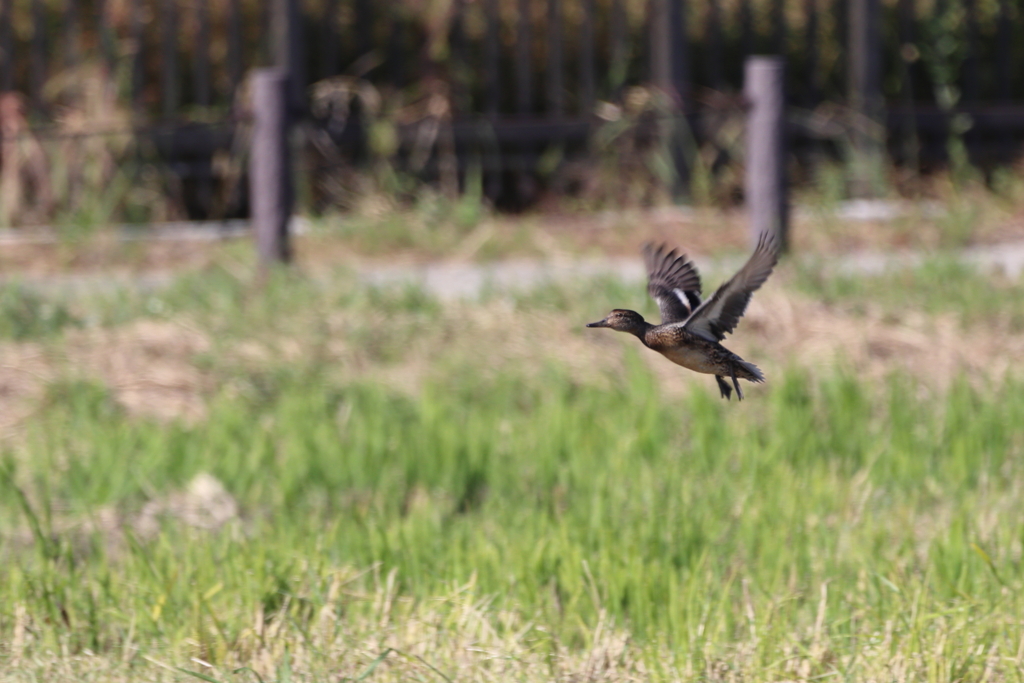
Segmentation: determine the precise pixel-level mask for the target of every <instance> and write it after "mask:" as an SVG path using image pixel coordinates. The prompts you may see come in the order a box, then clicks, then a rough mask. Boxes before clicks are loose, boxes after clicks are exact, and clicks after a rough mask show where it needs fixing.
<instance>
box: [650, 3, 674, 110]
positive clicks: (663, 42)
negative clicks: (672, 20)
mask: <svg viewBox="0 0 1024 683" xmlns="http://www.w3.org/2000/svg"><path fill="white" fill-rule="evenodd" d="M670 1H671V0H650V1H649V2H648V3H647V31H648V36H647V42H648V52H647V59H648V64H647V68H648V73H649V76H648V78H649V79H650V81H651V83H652V84H653V85H654V87H656V88H658V89H660V90H662V91H663V92H666V93H671V92H672V80H673V78H672V75H673V74H672V45H671V40H672V35H671V31H670V29H669V7H668V5H669V2H670Z"/></svg>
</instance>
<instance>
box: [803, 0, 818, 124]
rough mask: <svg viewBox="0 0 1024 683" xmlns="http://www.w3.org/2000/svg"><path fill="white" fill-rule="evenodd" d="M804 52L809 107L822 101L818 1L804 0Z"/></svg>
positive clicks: (811, 107)
mask: <svg viewBox="0 0 1024 683" xmlns="http://www.w3.org/2000/svg"><path fill="white" fill-rule="evenodd" d="M804 15H805V17H806V21H807V23H806V24H805V26H804V53H805V54H806V55H807V57H806V59H807V62H806V63H807V91H806V103H807V107H808V108H809V109H813V108H814V107H816V106H818V103H819V102H820V101H821V67H820V65H819V64H818V52H819V51H818V3H817V0H804Z"/></svg>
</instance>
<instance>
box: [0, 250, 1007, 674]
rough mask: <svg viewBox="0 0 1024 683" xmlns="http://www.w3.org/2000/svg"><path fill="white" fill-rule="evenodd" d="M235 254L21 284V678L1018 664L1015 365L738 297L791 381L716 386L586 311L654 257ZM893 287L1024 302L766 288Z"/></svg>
mask: <svg viewBox="0 0 1024 683" xmlns="http://www.w3.org/2000/svg"><path fill="white" fill-rule="evenodd" d="M894 277H896V278H897V280H896V284H895V285H894V284H893V279H892V278H894ZM245 281H246V278H245V277H238V276H235V275H232V274H230V273H229V272H227V271H224V270H219V269H212V270H208V271H204V272H201V273H197V274H192V275H188V276H182V277H180V278H179V279H178V280H177V282H176V283H175V284H174V285H172V286H171V287H169V288H168V289H167V290H165V291H161V292H158V293H156V294H149V295H140V294H129V293H124V292H121V293H116V294H110V293H108V294H104V295H103V296H97V297H93V298H88V299H87V298H79V299H74V300H64V299H48V298H46V297H42V296H40V297H37V298H36V299H30V300H29V299H25V298H24V297H17V296H13V295H9V296H6V298H5V296H0V337H2V341H0V351H2V352H3V353H6V354H8V356H2V355H0V360H2V359H4V358H10V357H15V358H21V359H22V361H21V362H20V365H18V367H15V365H14V363H15V361H10V360H2V362H3V363H4V365H3V367H4V368H5V369H4V370H2V371H0V372H3V373H5V374H4V375H3V376H4V377H6V378H7V379H8V380H9V382H8V384H10V385H11V386H15V384H16V381H15V380H16V379H17V380H18V381H19V382H21V383H22V384H24V386H26V387H29V388H27V389H25V391H24V400H23V401H22V402H21V403H20V404H18V405H19V406H21V407H22V408H24V412H23V413H21V415H22V417H21V419H19V420H18V421H17V422H13V421H12V422H9V423H7V427H6V431H5V432H4V433H3V441H2V442H0V449H2V452H3V456H2V457H3V460H2V463H3V465H2V470H0V680H12V681H37V680H47V681H51V680H61V679H63V680H76V681H80V680H85V681H89V680H97V681H98V680H117V681H120V680H197V679H198V678H202V679H203V680H216V681H236V680H237V681H255V680H257V679H260V680H264V681H271V680H277V681H289V680H316V681H327V680H331V681H337V680H363V681H387V680H396V681H397V680H403V681H404V680H421V681H443V680H449V681H455V680H459V681H462V680H481V681H490V680H493V681H505V680H515V681H548V680H567V681H568V680H573V681H585V680H609V681H612V680H614V681H625V680H644V681H646V680H694V679H701V680H713V681H719V680H721V681H739V680H744V681H761V680H765V681H767V680H772V681H775V680H828V679H834V680H844V681H847V680H849V681H857V680H894V681H895V680H900V681H902V680H916V681H1020V680H1024V595H1022V590H1024V572H1022V564H1021V563H1022V559H1024V558H1022V552H1024V551H1022V547H1024V504H1022V502H1021V500H1022V493H1024V377H1022V376H1021V375H1020V374H1019V373H1018V374H1014V372H1013V370H1012V368H1011V370H1010V371H1009V372H1007V373H1002V374H998V375H995V374H992V375H981V374H978V373H967V372H966V371H965V372H962V373H960V372H958V373H955V374H954V375H952V376H950V377H948V378H946V381H943V382H938V383H936V382H934V381H932V380H933V379H934V378H932V377H929V376H924V375H921V374H915V373H914V372H912V371H910V370H908V369H907V366H904V365H903V364H902V363H901V361H900V358H899V357H898V356H896V357H893V358H892V359H891V360H890V361H886V362H888V363H889V365H887V366H886V367H887V368H888V370H887V371H886V372H885V373H884V374H883V375H882V378H881V379H879V378H878V375H877V373H875V374H872V375H871V376H870V377H868V376H867V375H865V374H864V373H862V372H860V368H859V367H858V365H857V363H856V362H855V361H853V360H850V361H849V362H844V361H843V359H842V358H839V359H837V361H836V362H835V363H832V364H829V365H828V366H822V365H820V364H819V365H810V364H808V363H806V362H803V356H802V355H801V354H800V353H798V352H794V353H789V352H787V354H789V355H785V354H780V353H779V352H776V351H774V350H773V347H772V340H771V339H770V338H769V335H766V334H765V333H764V332H763V331H761V332H758V328H757V325H754V324H752V323H751V324H748V326H747V327H745V326H744V324H743V323H741V325H740V327H739V329H738V331H737V337H738V338H742V337H743V336H744V334H746V335H747V339H748V346H746V347H744V348H743V353H744V354H745V355H747V356H748V357H749V358H750V359H751V360H753V361H755V362H757V363H758V364H759V365H762V367H764V368H765V369H766V372H767V374H768V376H769V383H768V384H767V385H765V386H764V387H751V388H750V389H749V390H748V391H747V394H748V398H747V400H746V401H744V402H742V403H736V402H735V401H733V402H728V403H727V402H724V401H722V400H721V399H719V398H718V396H717V389H716V388H715V387H714V382H713V381H711V378H709V377H694V376H691V375H688V374H687V373H686V371H684V370H682V369H681V368H673V367H672V366H669V365H667V364H666V367H660V366H658V365H656V364H655V363H653V362H652V361H651V359H650V358H648V357H647V355H649V354H650V352H647V351H645V350H644V349H642V348H640V347H639V345H637V344H636V343H635V340H627V339H625V338H620V337H613V336H611V335H612V333H607V334H604V335H602V334H599V333H596V332H594V331H589V330H584V329H582V324H583V323H585V322H588V321H590V320H593V319H597V318H598V317H600V316H601V315H603V314H604V313H605V312H607V308H610V307H611V305H624V306H626V305H629V306H636V307H646V308H643V309H642V310H644V312H645V313H650V312H651V311H650V306H651V305H650V304H648V303H645V302H644V301H643V294H644V293H643V291H642V288H624V287H623V286H622V285H619V284H616V283H597V284H595V283H590V284H588V285H586V286H580V287H578V288H572V287H567V288H550V289H548V290H545V291H544V292H543V293H541V294H534V295H524V296H519V297H515V298H511V299H509V298H503V297H499V296H496V295H495V296H492V297H490V298H488V299H486V300H485V301H483V302H482V303H456V304H442V303H441V302H438V301H436V300H433V299H431V298H430V297H429V296H426V295H424V294H423V293H421V292H417V291H411V290H397V291H380V290H367V289H365V288H361V287H358V286H356V285H355V284H354V283H353V281H352V279H351V278H350V277H349V276H347V275H345V274H344V273H336V274H335V275H334V276H332V277H330V278H327V279H321V280H316V281H313V280H309V279H304V278H302V277H297V276H291V277H280V278H277V279H275V280H273V281H271V282H270V283H269V284H268V285H267V287H266V288H265V289H263V290H254V289H251V288H250V287H248V286H247V285H245V284H243V283H244V282H245ZM940 285H941V286H940ZM893 287H898V288H899V289H900V291H901V293H902V296H903V297H904V298H903V299H902V300H903V301H904V302H906V303H907V305H908V306H912V307H913V309H914V310H915V311H917V312H923V313H924V314H925V315H943V314H948V313H953V314H955V315H957V317H958V320H959V321H960V322H959V324H960V325H962V327H963V330H964V333H965V334H967V333H969V332H973V333H978V331H979V330H980V331H981V332H982V333H990V334H992V335H1000V334H1004V335H1009V336H1011V337H1012V336H1013V335H1015V334H1016V335H1019V334H1020V331H1019V329H1020V315H1021V313H1020V306H1019V302H1020V301H1022V300H1024V284H1021V283H1019V282H1017V283H1012V282H1006V281H1004V280H999V279H992V278H989V277H987V276H982V275H976V274H974V273H972V272H970V271H967V270H965V269H958V268H952V267H946V266H942V265H933V266H928V267H927V268H925V269H923V270H921V271H917V272H915V273H910V274H904V275H900V276H886V277H885V278H857V279H844V280H836V279H832V278H828V277H826V276H823V275H821V274H820V273H806V272H800V273H798V272H795V271H789V270H787V269H784V271H783V272H782V273H780V274H779V276H778V277H777V278H776V279H774V280H771V281H769V283H768V285H767V286H766V292H765V296H766V297H767V299H766V300H767V301H775V299H772V298H771V297H772V296H776V297H778V296H782V295H780V294H778V291H782V290H785V292H786V294H785V295H784V296H786V297H789V296H792V297H795V298H794V299H793V300H794V301H803V300H806V299H807V298H812V297H813V298H821V299H822V300H823V301H826V302H827V304H828V305H830V306H834V307H837V310H838V309H841V310H842V311H843V315H846V316H847V317H849V319H850V320H851V321H852V324H854V325H856V324H857V321H858V320H861V318H860V317H858V316H862V315H866V313H864V311H863V310H861V308H864V309H865V310H867V309H872V310H873V308H877V307H878V306H881V307H882V309H883V314H882V316H883V318H885V319H889V318H890V317H892V316H893V313H892V311H894V310H898V304H899V299H897V298H895V297H894V298H889V299H883V300H881V302H879V299H880V294H879V293H880V292H883V291H891V289H892V288H893ZM773 288H775V289H776V290H777V291H776V292H775V294H771V293H769V292H768V290H771V289H773ZM634 289H636V291H634ZM994 290H995V291H998V296H999V297H1000V300H1002V301H1005V302H1007V309H1008V310H1006V311H1000V310H997V309H993V308H992V307H991V306H990V305H988V304H986V303H984V302H985V301H987V297H988V296H989V294H990V292H991V291H994ZM950 292H956V293H957V296H950V295H949V293H950ZM801 297H803V298H801ZM26 301H28V303H27V304H26V303H25V302H26ZM787 301H788V299H787ZM1014 302H1016V303H1014ZM25 306H28V307H29V310H28V312H27V313H26V309H25ZM33 311H34V312H33ZM890 324H891V325H892V326H894V327H898V326H899V325H900V322H899V321H898V320H891V321H890ZM167 330H170V332H167ZM160 331H163V332H161V334H162V335H163V336H161V334H157V333H158V332H160ZM175 331H177V332H175ZM133 335H134V336H133ZM759 335H760V336H759ZM185 337H188V338H189V339H194V340H196V341H194V343H191V344H187V345H185V347H184V348H179V345H180V338H185ZM630 341H632V342H633V343H627V342H630ZM129 352H131V353H129ZM968 352H969V349H968ZM10 354H15V355H14V356H10ZM17 354H21V355H17ZM131 354H135V355H131ZM121 356H124V357H126V358H129V357H130V358H135V357H137V358H138V359H139V360H138V362H139V363H140V366H139V367H141V368H144V369H145V370H146V372H144V373H142V374H143V375H146V377H148V379H147V380H146V381H148V382H150V384H151V385H152V386H150V385H146V386H138V385H137V383H138V381H140V380H139V377H138V375H139V372H134V373H132V372H131V368H130V367H129V368H128V369H127V370H125V369H124V368H122V369H121V372H122V373H128V374H132V375H133V379H132V381H129V380H128V379H126V378H125V376H122V375H118V365H117V363H114V362H113V361H111V360H110V359H111V358H113V357H121ZM172 357H173V358H174V359H176V360H175V362H176V363H177V365H173V364H172V365H168V363H169V362H170V361H169V360H168V359H169V358H172ZM654 360H655V361H657V360H659V359H656V358H655V359H654ZM997 360H998V359H993V363H995V362H996V361H997ZM29 361H31V363H36V365H32V364H31V363H29ZM1002 361H1006V359H1002ZM125 362H126V363H127V362H128V361H125ZM661 362H662V363H664V361H661ZM104 363H108V364H109V367H108V365H105V364H104ZM94 366H95V367H94ZM19 368H20V369H19ZM96 368H100V369H99V370H97V369H96ZM103 368H106V369H103ZM169 368H171V369H173V368H178V369H179V370H178V374H177V375H172V374H171V373H170V370H169ZM22 371H24V372H22ZM165 371H166V372H165ZM19 373H21V374H25V373H32V374H33V375H35V377H24V378H20V379H18V378H19V377H20V374H19ZM146 373H149V374H146ZM925 374H927V373H925ZM133 382H135V383H133ZM18 386H21V384H18ZM12 391H13V390H12ZM133 391H135V392H140V391H141V392H145V391H150V392H153V393H150V394H145V393H143V394H142V396H143V397H145V396H149V397H150V398H151V399H153V400H155V399H154V398H153V397H157V398H159V397H163V398H166V397H167V396H173V397H178V398H179V399H180V398H181V396H182V395H186V394H187V396H188V398H189V400H190V401H192V402H193V403H190V404H189V405H193V404H196V405H199V406H200V407H199V408H198V409H196V410H194V411H192V412H191V413H188V414H185V413H182V414H180V415H175V414H174V413H173V411H171V414H170V416H168V415H167V414H161V415H156V414H150V413H147V412H146V410H145V409H146V405H147V401H146V400H143V399H136V400H134V401H133V400H131V397H132V396H134V395H136V394H132V393H131V392H133ZM33 392H34V393H33ZM10 405H11V406H13V405H14V404H13V403H12V404H10ZM174 405H177V404H174ZM26 406H27V407H26ZM11 410H12V411H13V408H11ZM203 473H205V474H208V475H211V476H212V477H214V478H215V479H216V481H217V482H220V484H221V485H222V486H223V488H224V491H218V490H217V489H216V486H214V487H213V488H214V490H213V493H212V494H210V495H209V496H207V498H208V499H203V498H202V496H198V494H196V495H195V496H192V497H190V494H189V493H188V492H189V491H190V490H191V491H193V493H194V494H195V493H196V490H198V489H200V488H202V487H201V486H200V485H199V484H198V483H195V482H196V481H197V480H196V477H197V476H198V475H201V474H203ZM198 481H199V482H202V481H204V480H203V479H202V478H200V479H199V480H198ZM205 481H207V482H209V481H210V480H209V479H206V480H205ZM190 482H192V484H190ZM190 485H191V487H192V488H191V489H190ZM207 493H209V486H208V487H207ZM197 496H198V497H197ZM211 496H212V497H211ZM204 500H205V502H204ZM221 513H223V514H221ZM189 672H193V673H189Z"/></svg>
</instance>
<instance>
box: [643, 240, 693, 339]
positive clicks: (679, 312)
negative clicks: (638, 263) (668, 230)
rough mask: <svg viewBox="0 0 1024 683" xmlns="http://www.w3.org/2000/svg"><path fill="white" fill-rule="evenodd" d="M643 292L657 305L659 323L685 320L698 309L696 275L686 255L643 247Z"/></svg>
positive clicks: (660, 248) (663, 249) (649, 246)
mask: <svg viewBox="0 0 1024 683" xmlns="http://www.w3.org/2000/svg"><path fill="white" fill-rule="evenodd" d="M643 251H644V263H645V264H646V266H647V293H648V294H650V295H651V298H653V299H654V300H655V301H656V302H657V303H658V309H659V310H660V311H661V322H662V323H663V324H664V323H674V322H682V321H683V320H686V319H687V318H688V317H689V316H690V313H691V312H692V311H693V309H695V308H697V306H700V274H699V273H698V272H697V267H696V266H695V265H693V262H691V261H690V260H689V259H688V258H686V254H677V253H676V252H675V250H674V249H667V248H666V247H664V246H657V247H656V246H654V245H653V244H645V245H644V250H643Z"/></svg>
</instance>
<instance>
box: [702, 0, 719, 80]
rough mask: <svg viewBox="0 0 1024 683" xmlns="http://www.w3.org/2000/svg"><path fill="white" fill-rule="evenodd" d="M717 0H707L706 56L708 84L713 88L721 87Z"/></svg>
mask: <svg viewBox="0 0 1024 683" xmlns="http://www.w3.org/2000/svg"><path fill="white" fill-rule="evenodd" d="M718 3H719V0H708V20H707V30H706V35H707V58H708V73H707V76H708V85H710V86H711V87H712V88H713V89H715V90H721V89H722V15H721V12H720V9H719V6H718Z"/></svg>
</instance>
